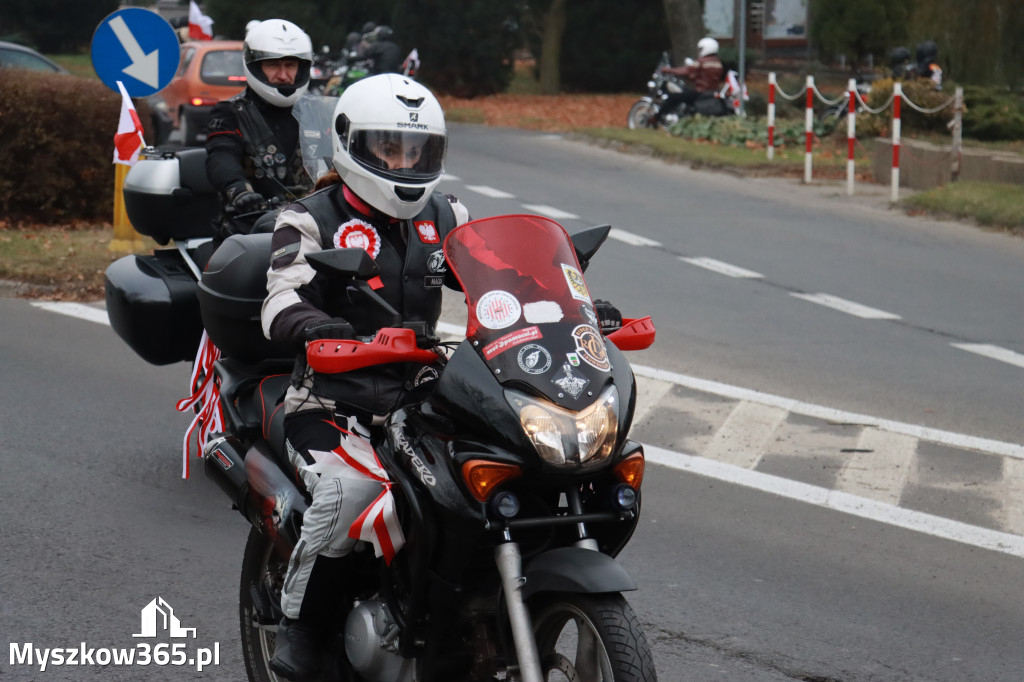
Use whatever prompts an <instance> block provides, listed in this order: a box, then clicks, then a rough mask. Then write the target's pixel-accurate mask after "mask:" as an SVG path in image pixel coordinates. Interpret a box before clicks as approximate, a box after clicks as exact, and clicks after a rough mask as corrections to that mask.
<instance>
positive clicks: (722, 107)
mask: <svg viewBox="0 0 1024 682" xmlns="http://www.w3.org/2000/svg"><path fill="white" fill-rule="evenodd" d="M686 63H687V64H688V65H689V64H691V63H692V60H690V59H687V62H686ZM666 66H671V61H670V60H669V56H668V52H662V53H661V59H660V60H659V61H658V65H657V66H656V67H655V68H654V73H653V74H651V79H650V80H649V81H647V95H645V96H644V97H641V98H640V99H639V100H637V102H636V103H635V104H634V105H633V106H632V107H630V109H629V114H628V115H627V117H626V125H627V126H628V127H629V128H630V130H635V129H637V128H658V127H660V126H663V127H666V128H668V127H670V126H672V125H673V124H674V123H676V122H678V121H679V119H681V118H683V117H685V116H696V115H700V116H742V114H743V102H744V101H746V100H748V99H749V97H748V96H747V92H746V86H743V87H741V86H740V82H739V74H738V73H737V72H736V71H733V70H729V71H727V72H726V74H725V82H724V83H723V84H722V87H721V88H720V89H719V90H718V91H717V92H714V93H704V94H702V95H701V96H699V97H698V98H697V100H696V101H695V102H694V103H693V105H689V106H688V105H686V104H685V103H680V104H678V105H676V106H675V107H673V108H672V110H671V111H665V110H663V106H664V103H665V100H666V99H668V96H669V95H674V94H679V93H683V92H686V91H687V90H688V89H691V88H692V86H691V85H690V84H689V83H688V82H687V81H686V79H684V78H680V77H678V76H674V75H672V74H669V73H663V72H662V68H663V67H666Z"/></svg>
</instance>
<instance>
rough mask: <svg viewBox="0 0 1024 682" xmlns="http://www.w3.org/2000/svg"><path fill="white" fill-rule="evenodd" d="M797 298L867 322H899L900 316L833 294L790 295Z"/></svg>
mask: <svg viewBox="0 0 1024 682" xmlns="http://www.w3.org/2000/svg"><path fill="white" fill-rule="evenodd" d="M790 296H795V297H797V298H802V299H803V300H805V301H810V302H811V303H817V304H818V305H823V306H825V307H826V308H832V309H833V310H838V311H840V312H843V313H846V314H848V315H855V316H857V317H862V318H864V319H865V320H898V319H900V316H899V315H894V314H892V313H887V312H885V311H884V310H878V309H877V308H869V307H867V306H866V305H861V304H860V303H854V302H853V301H847V300H846V299H845V298H839V297H838V296H832V295H831V294H792V293H791V294H790Z"/></svg>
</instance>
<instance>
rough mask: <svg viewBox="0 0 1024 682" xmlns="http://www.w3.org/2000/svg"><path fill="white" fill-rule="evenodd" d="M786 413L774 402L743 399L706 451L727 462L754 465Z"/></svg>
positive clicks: (718, 459)
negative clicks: (756, 401) (765, 403)
mask: <svg viewBox="0 0 1024 682" xmlns="http://www.w3.org/2000/svg"><path fill="white" fill-rule="evenodd" d="M786 414H787V412H786V410H783V409H780V408H778V407H772V406H771V405H764V404H763V403H749V402H746V401H740V402H739V403H737V404H736V407H735V408H734V409H733V411H732V412H731V413H730V414H729V416H728V417H727V418H726V420H725V422H724V423H723V424H722V426H721V427H720V428H719V429H718V432H717V433H715V435H714V437H713V438H712V439H711V442H710V443H708V447H707V448H705V450H704V452H703V453H702V454H703V456H704V457H709V458H711V459H714V460H716V461H718V462H722V463H723V464H731V465H732V466H738V467H743V468H745V469H753V468H754V467H756V466H757V462H758V461H759V460H760V459H761V455H763V454H764V452H765V449H766V447H765V446H766V445H767V444H768V440H769V439H770V438H771V437H772V434H773V433H775V431H776V430H777V429H778V428H779V425H780V424H782V422H783V421H785V420H786Z"/></svg>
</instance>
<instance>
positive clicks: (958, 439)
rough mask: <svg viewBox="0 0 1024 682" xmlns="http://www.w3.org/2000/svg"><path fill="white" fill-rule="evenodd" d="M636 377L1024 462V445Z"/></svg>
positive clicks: (678, 377)
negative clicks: (1023, 460)
mask: <svg viewBox="0 0 1024 682" xmlns="http://www.w3.org/2000/svg"><path fill="white" fill-rule="evenodd" d="M633 373H634V374H635V375H636V376H638V377H647V378H649V379H659V380H661V381H671V382H672V383H675V384H679V385H680V386H686V387H687V388H692V389H694V390H696V391H704V392H705V393H714V394H715V395H720V396H723V397H726V398H734V399H736V400H749V401H751V402H756V403H761V404H764V405H774V406H775V407H781V408H782V409H784V410H788V411H789V412H792V413H793V414H802V415H804V416H807V417H817V418H818V419H827V420H829V421H834V422H837V423H840V424H862V425H864V426H874V427H876V428H879V429H884V430H885V431H891V432H893V433H902V434H904V435H907V436H913V437H914V438H920V439H921V440H927V441H932V442H934V443H942V444H944V445H950V446H953V447H957V448H966V449H968V450H979V451H981V452H988V453H991V454H993V455H1004V456H1006V457H1016V458H1017V459H1024V445H1019V444H1017V443H1006V442H1003V441H998V440H990V439H988V438H978V437H976V436H967V435H964V434H961V433H952V432H950V431H941V430H939V429H931V428H927V427H924V426H917V425H916V424H906V423H904V422H897V421H892V420H889V419H880V418H878V417H870V416H868V415H864V414H856V413H853V412H843V411H842V410H836V409H833V408H831V407H824V406H822V405H814V404H813V403H805V402H801V401H799V400H794V399H792V398H783V397H781V396H776V395H771V394H770V393H761V392H760V391H753V390H751V389H749V388H741V387H739V386H731V385H729V384H723V383H720V382H717V381H710V380H708V379H698V378H697V377H691V376H687V375H685V374H677V373H676V372H669V371H666V370H663V369H657V368H655V367H648V366H646V365H633Z"/></svg>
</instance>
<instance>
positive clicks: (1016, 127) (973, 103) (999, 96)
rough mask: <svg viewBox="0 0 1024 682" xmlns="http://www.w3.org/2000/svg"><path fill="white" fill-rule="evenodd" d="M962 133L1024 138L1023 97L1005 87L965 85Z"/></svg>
mask: <svg viewBox="0 0 1024 682" xmlns="http://www.w3.org/2000/svg"><path fill="white" fill-rule="evenodd" d="M964 106H965V107H966V109H967V112H966V113H965V114H964V123H963V124H964V128H963V134H964V137H971V138H974V139H976V140H1021V139H1024V97H1022V96H1021V95H1020V94H1019V93H1013V92H1010V91H1008V90H1007V89H1005V88H994V87H987V88H984V87H965V88H964Z"/></svg>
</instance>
